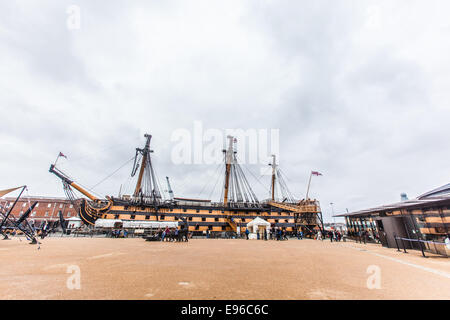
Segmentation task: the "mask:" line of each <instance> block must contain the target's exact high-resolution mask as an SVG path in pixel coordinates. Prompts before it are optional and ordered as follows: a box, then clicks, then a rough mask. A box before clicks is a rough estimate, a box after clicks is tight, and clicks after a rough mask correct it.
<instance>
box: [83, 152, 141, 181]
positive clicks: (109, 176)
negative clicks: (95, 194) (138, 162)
mask: <svg viewBox="0 0 450 320" xmlns="http://www.w3.org/2000/svg"><path fill="white" fill-rule="evenodd" d="M133 159H134V157H133V158H131V159H129V160H127V161H126V162H125V163H124V164H123V165H121V166H120V167H119V168H118V169H116V170H115V171H114V172H113V173H111V174H110V175H108V176H107V177H106V178H104V179H103V180H100V182H98V183H96V184H95V185H94V186H92V187H91V189H94V188H95V187H97V186H99V185H100V184H102V183H103V182H105V181H106V180H108V179H109V178H111V177H112V176H113V175H114V174H115V173H117V171H119V170H120V169H122V168H123V167H125V166H126V165H127V164H128V163H129V162H130V161H131V160H133Z"/></svg>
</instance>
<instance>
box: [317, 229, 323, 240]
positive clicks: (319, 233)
mask: <svg viewBox="0 0 450 320" xmlns="http://www.w3.org/2000/svg"><path fill="white" fill-rule="evenodd" d="M317 240H322V232H320V230H319V231H318V232H317Z"/></svg>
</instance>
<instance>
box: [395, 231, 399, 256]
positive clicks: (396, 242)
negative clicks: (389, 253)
mask: <svg viewBox="0 0 450 320" xmlns="http://www.w3.org/2000/svg"><path fill="white" fill-rule="evenodd" d="M394 239H395V244H396V245H397V251H398V252H400V248H399V246H398V241H397V236H396V235H395V234H394Z"/></svg>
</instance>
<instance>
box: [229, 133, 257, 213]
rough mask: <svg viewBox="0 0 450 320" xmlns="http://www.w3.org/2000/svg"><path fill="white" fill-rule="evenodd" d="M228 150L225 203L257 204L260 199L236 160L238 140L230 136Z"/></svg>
mask: <svg viewBox="0 0 450 320" xmlns="http://www.w3.org/2000/svg"><path fill="white" fill-rule="evenodd" d="M228 140H229V141H228V149H227V150H223V152H224V154H225V184H224V187H223V203H224V205H225V206H229V205H230V203H252V204H257V203H259V202H258V199H257V198H256V195H255V193H254V192H253V190H252V188H251V186H250V184H249V182H248V181H247V178H246V177H245V175H244V172H243V171H242V168H241V166H240V165H239V163H238V161H237V158H236V151H235V144H236V142H237V140H236V138H234V137H232V136H228Z"/></svg>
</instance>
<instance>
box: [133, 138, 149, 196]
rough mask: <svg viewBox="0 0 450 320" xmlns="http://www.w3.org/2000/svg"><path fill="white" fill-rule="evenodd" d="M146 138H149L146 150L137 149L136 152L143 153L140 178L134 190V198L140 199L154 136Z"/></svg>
mask: <svg viewBox="0 0 450 320" xmlns="http://www.w3.org/2000/svg"><path fill="white" fill-rule="evenodd" d="M144 137H145V138H147V142H146V143H145V147H144V149H139V148H136V152H141V153H142V161H141V168H140V170H139V176H138V181H137V183H136V188H135V189H134V196H135V197H138V196H139V193H140V192H141V185H142V177H143V176H144V171H145V166H146V164H147V158H148V157H149V156H150V155H149V154H150V152H152V150H150V140H151V139H152V136H151V135H150V134H145V135H144Z"/></svg>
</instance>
